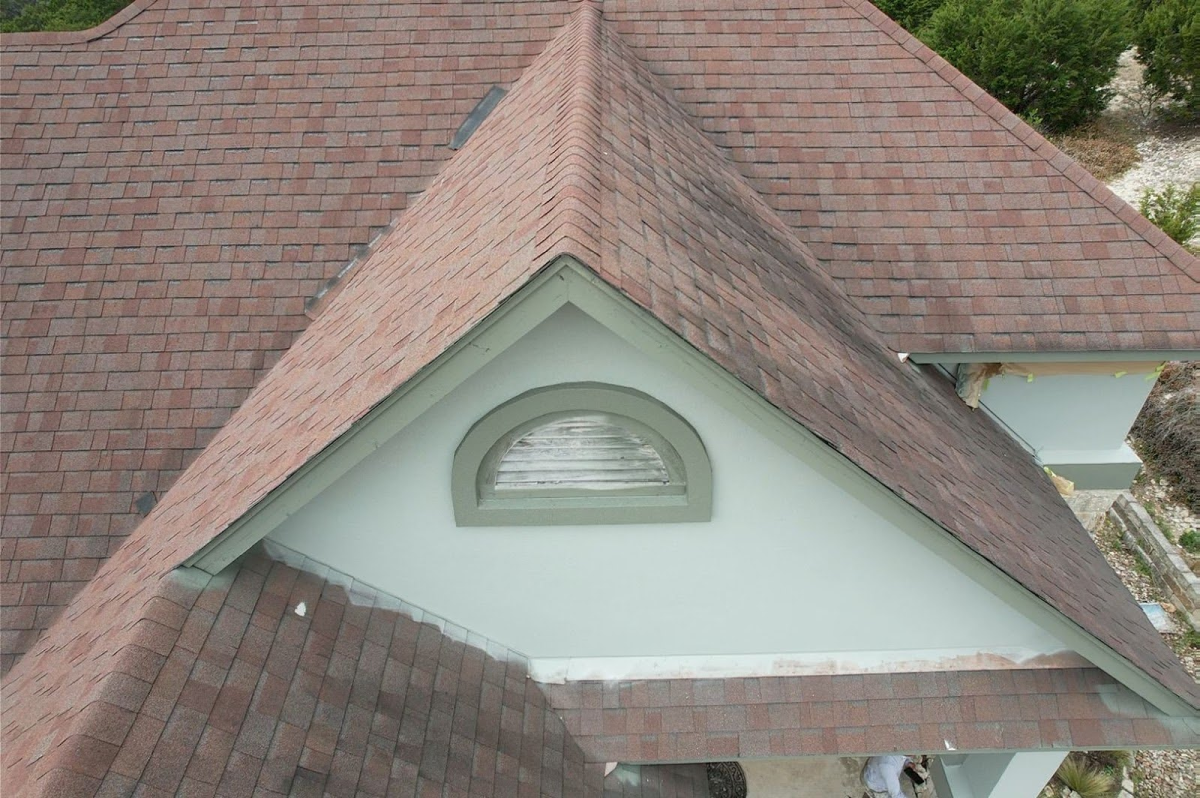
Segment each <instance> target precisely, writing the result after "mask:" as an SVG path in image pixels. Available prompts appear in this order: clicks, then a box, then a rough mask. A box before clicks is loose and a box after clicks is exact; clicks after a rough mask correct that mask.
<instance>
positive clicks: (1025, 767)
mask: <svg viewBox="0 0 1200 798" xmlns="http://www.w3.org/2000/svg"><path fill="white" fill-rule="evenodd" d="M1066 756H1067V752H1066V751H1020V752H1017V753H1013V754H951V755H943V756H939V757H936V758H934V759H932V761H931V763H930V764H931V767H930V769H929V770H930V774H931V775H932V776H933V783H934V786H935V787H936V788H937V794H938V798H1036V796H1037V794H1038V793H1039V792H1041V790H1042V788H1043V787H1045V786H1046V783H1047V782H1048V781H1050V777H1051V776H1053V775H1054V772H1055V771H1056V770H1058V766H1059V765H1060V764H1062V761H1063V760H1064V759H1065V758H1066Z"/></svg>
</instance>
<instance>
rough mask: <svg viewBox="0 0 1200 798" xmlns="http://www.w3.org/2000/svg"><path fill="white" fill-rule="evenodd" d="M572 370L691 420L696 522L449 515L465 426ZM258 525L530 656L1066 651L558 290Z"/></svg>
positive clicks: (823, 660)
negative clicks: (568, 521) (455, 379)
mask: <svg viewBox="0 0 1200 798" xmlns="http://www.w3.org/2000/svg"><path fill="white" fill-rule="evenodd" d="M580 381H593V382H606V383H612V384H615V385H623V386H628V387H632V388H635V389H637V390H639V391H642V392H645V393H647V394H649V395H651V396H653V397H655V398H657V399H658V400H659V401H661V402H663V403H664V404H666V405H667V406H669V407H671V408H672V409H673V410H674V411H675V412H676V413H678V414H680V415H681V416H683V417H684V418H685V419H686V420H687V421H688V422H690V423H691V424H692V426H693V427H694V428H695V429H696V431H697V432H698V433H699V435H700V437H701V439H702V440H703V442H704V444H705V446H706V448H707V451H708V454H709V456H710V458H711V461H712V468H713V480H714V485H713V516H712V520H711V521H710V522H705V523H678V524H663V525H657V526H650V525H614V526H575V527H553V526H535V527H518V528H513V527H470V528H458V527H456V525H455V522H454V515H453V508H452V503H451V493H450V474H451V464H452V460H453V456H454V452H455V449H456V448H457V446H458V444H459V442H460V441H461V440H462V438H463V436H464V435H465V434H466V432H467V431H468V430H469V429H470V427H471V425H472V424H474V423H475V422H476V421H477V420H479V419H480V418H481V417H482V416H484V415H485V414H487V413H488V412H489V411H490V410H492V409H493V408H494V407H496V406H497V405H499V404H501V403H502V402H504V401H506V400H508V399H511V398H512V397H514V396H517V395H519V394H522V393H524V392H525V391H528V390H530V389H533V388H537V387H541V386H546V385H553V384H557V383H563V382H580ZM270 540H272V541H274V542H276V543H278V544H282V545H284V546H286V547H288V548H290V549H293V550H295V551H297V552H300V553H302V554H304V555H306V556H307V557H309V558H311V559H312V560H315V561H317V562H320V563H324V564H326V565H329V566H331V567H333V568H336V569H338V570H340V571H343V572H346V573H349V574H352V575H353V576H354V577H355V578H356V579H359V580H361V581H363V582H366V583H368V584H371V585H374V586H376V587H378V588H379V589H381V590H384V591H386V592H388V593H391V594H393V595H395V596H398V597H400V598H402V599H404V600H405V601H407V602H409V603H411V604H414V605H416V606H418V607H421V608H423V609H425V610H427V611H429V612H432V613H435V614H437V615H439V616H441V617H442V618H445V619H448V620H449V621H452V622H453V623H454V624H457V625H459V626H462V627H464V628H466V629H468V630H470V631H472V632H475V633H478V634H480V635H483V636H485V637H487V638H490V639H492V640H495V641H497V642H499V643H502V644H503V645H505V646H508V647H509V648H511V649H513V650H516V651H519V652H522V653H523V654H525V655H526V656H529V657H531V658H533V659H534V660H535V661H536V660H544V661H546V662H553V661H557V662H560V663H565V662H566V661H568V660H576V659H579V658H583V659H586V660H588V661H593V660H597V658H599V660H604V661H610V662H613V663H624V664H623V665H620V664H619V665H617V666H615V667H616V670H618V671H621V672H622V674H628V673H630V672H631V671H632V672H639V671H640V670H642V669H650V670H653V669H654V668H656V667H658V668H661V667H663V666H662V662H664V661H666V662H687V661H694V659H693V658H697V657H703V658H705V659H706V660H707V661H711V662H717V663H720V662H727V663H730V672H733V671H737V670H738V667H737V666H738V664H739V663H741V665H743V666H747V667H750V668H751V669H755V670H758V671H759V672H782V671H784V670H788V669H789V668H792V669H796V668H799V669H801V670H804V669H808V670H842V671H845V670H851V671H852V670H869V669H873V668H891V667H895V666H896V665H897V663H909V665H910V666H911V667H914V668H919V667H921V665H920V664H919V663H924V664H925V666H928V667H938V668H944V667H980V666H986V667H995V666H997V664H999V663H1002V662H1003V661H1006V660H1009V661H1024V662H1026V664H1028V660H1029V659H1030V658H1034V657H1039V656H1042V655H1050V654H1054V653H1056V652H1061V651H1063V650H1064V649H1065V646H1064V645H1063V644H1062V643H1061V642H1060V641H1059V640H1058V639H1056V638H1055V637H1054V636H1053V635H1051V634H1049V633H1047V632H1046V631H1044V630H1043V629H1042V628H1040V627H1039V626H1038V625H1036V624H1035V623H1033V622H1032V621H1030V620H1028V619H1027V618H1026V617H1025V616H1023V615H1022V614H1020V613H1018V612H1017V611H1016V610H1014V609H1012V608H1010V607H1009V606H1008V605H1007V604H1006V603H1005V602H1004V601H1002V600H1001V599H1000V598H998V597H996V596H995V595H994V594H992V593H991V592H989V591H988V590H986V589H984V588H982V587H980V586H979V585H977V584H976V583H975V582H973V581H972V580H971V579H970V578H969V577H968V576H966V575H964V574H963V573H962V572H960V571H959V570H958V569H957V568H955V567H954V566H952V565H951V564H949V563H948V562H946V561H945V560H943V559H941V558H940V557H939V556H937V555H935V554H933V553H932V552H930V551H929V550H928V549H926V548H924V547H923V546H922V545H921V544H920V543H918V542H917V541H916V540H915V539H914V538H912V537H911V536H910V535H909V534H907V533H906V532H904V531H902V530H901V529H900V528H899V527H898V526H896V525H895V524H893V523H892V522H890V521H889V520H888V519H887V518H886V517H883V516H881V515H880V514H878V513H877V512H875V511H873V510H872V509H870V508H868V507H867V506H865V505H864V504H862V503H861V502H859V501H858V500H857V499H855V498H854V497H853V496H851V495H850V494H849V493H847V492H846V491H845V490H843V489H842V488H841V487H839V486H838V484H837V483H836V482H835V481H834V480H832V479H829V478H826V477H825V476H823V475H822V473H821V466H820V464H817V463H809V462H806V461H805V460H804V459H802V458H799V457H797V456H796V455H795V454H793V453H791V452H789V451H786V450H785V449H784V448H782V447H781V446H778V445H777V444H776V443H774V442H772V440H770V439H768V438H767V437H766V436H764V435H763V434H762V433H760V432H758V431H757V430H756V429H755V428H754V427H753V426H751V425H750V424H747V423H745V422H744V421H742V420H741V419H740V418H738V417H736V416H735V415H734V414H731V413H730V412H729V411H728V410H727V409H726V408H725V407H724V406H722V405H721V404H720V403H718V402H717V401H715V400H714V399H713V398H712V397H710V396H708V395H707V394H706V391H705V388H704V386H701V385H699V384H698V383H694V382H692V381H690V380H689V379H687V378H686V377H685V376H684V372H682V371H680V373H672V372H669V371H665V370H664V369H663V368H662V366H661V363H660V362H658V361H655V360H652V359H650V358H648V357H647V356H645V355H644V354H642V353H641V352H640V351H638V350H637V349H635V348H634V347H633V346H631V345H629V344H627V343H626V342H625V341H623V340H622V339H620V338H619V337H617V336H616V335H614V334H613V333H611V332H610V331H608V330H607V329H605V328H604V327H603V326H601V325H600V324H598V323H597V322H595V321H593V320H592V319H591V318H589V317H588V316H586V315H584V314H583V313H582V312H580V311H579V310H576V309H574V308H572V307H570V306H568V307H566V308H563V309H562V310H560V311H558V312H557V313H555V314H554V315H553V316H552V317H551V318H549V319H548V320H547V321H545V322H543V323H542V324H541V325H539V326H538V327H537V328H535V329H534V330H533V331H532V332H530V333H529V334H528V335H526V336H525V337H524V338H522V339H521V340H519V341H518V342H517V343H516V344H514V345H513V346H512V347H510V348H509V349H508V350H507V351H505V352H503V353H502V354H500V355H498V356H497V357H496V358H495V359H494V360H492V361H491V362H490V363H489V364H488V365H487V366H485V367H484V368H483V369H481V370H480V371H479V372H477V373H475V374H474V375H472V376H471V377H470V378H469V379H467V380H466V381H465V382H464V383H463V384H461V385H459V386H458V387H457V388H455V389H454V390H453V391H451V392H450V393H449V394H448V395H447V396H446V397H445V398H443V399H442V400H441V401H440V403H438V404H437V405H435V406H434V407H432V408H431V409H430V410H428V411H426V412H425V413H424V414H423V415H422V416H420V417H419V418H418V419H416V421H414V422H413V423H411V424H409V425H408V426H407V427H406V428H404V429H403V430H402V431H401V432H400V433H398V434H397V435H395V436H394V437H393V438H392V439H391V440H389V441H387V442H386V443H385V444H383V445H382V446H380V448H379V449H378V450H377V451H375V452H374V453H373V454H372V455H370V456H369V457H367V458H366V459H365V460H363V461H362V462H360V463H358V464H357V465H356V466H354V467H353V468H352V469H351V470H350V471H349V472H347V473H346V474H345V475H344V476H342V477H341V478H340V479H339V480H338V481H337V482H335V483H334V484H332V485H331V486H330V487H329V488H327V489H326V490H324V491H323V492H322V493H321V494H320V495H318V496H317V497H316V498H314V499H313V500H311V501H309V502H308V503H307V504H306V505H305V506H304V507H303V508H301V509H300V510H299V511H298V512H297V513H295V514H294V515H293V516H291V517H290V518H289V519H288V520H287V521H285V522H284V523H283V524H282V525H280V526H279V527H278V528H276V529H275V530H274V531H273V532H272V533H271V535H270ZM664 658H665V659H664ZM639 663H640V664H639ZM653 663H658V664H657V665H655V664H653ZM747 663H750V664H749V665H747ZM789 663H790V664H789ZM913 663H918V664H915V665H914V664H913ZM955 663H958V664H957V665H955ZM563 667H564V668H565V667H566V666H565V664H564V665H563ZM667 667H672V666H667ZM622 669H624V670H622ZM610 675H612V674H610ZM643 675H644V674H643Z"/></svg>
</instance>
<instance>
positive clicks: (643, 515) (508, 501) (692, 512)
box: [451, 383, 712, 526]
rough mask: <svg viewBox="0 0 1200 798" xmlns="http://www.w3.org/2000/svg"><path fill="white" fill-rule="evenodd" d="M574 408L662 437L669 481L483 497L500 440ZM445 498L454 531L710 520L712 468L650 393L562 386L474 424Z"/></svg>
mask: <svg viewBox="0 0 1200 798" xmlns="http://www.w3.org/2000/svg"><path fill="white" fill-rule="evenodd" d="M576 410H577V411H600V412H605V413H612V414H615V415H618V416H623V417H625V418H627V419H630V420H632V421H633V422H635V423H637V424H640V425H641V426H643V427H644V428H645V430H644V432H645V433H648V436H649V437H651V438H658V437H661V439H662V442H661V443H660V445H658V446H656V447H655V448H656V449H658V450H659V453H660V455H663V456H664V459H665V460H666V461H667V465H668V470H669V471H670V472H671V473H672V480H671V483H669V484H667V485H663V486H661V487H656V488H641V489H630V490H625V491H613V492H605V493H596V492H586V491H568V492H558V493H560V495H553V496H552V495H548V492H540V491H539V492H531V493H529V494H528V495H522V496H519V497H499V496H494V495H488V493H487V491H486V485H484V484H481V480H483V479H485V474H484V472H485V471H486V470H487V468H486V467H487V464H488V463H487V461H488V458H489V455H491V454H492V453H493V452H494V451H495V448H496V445H497V443H498V442H499V441H502V440H504V439H505V438H507V437H508V436H509V434H510V433H511V432H512V431H513V430H514V429H517V428H520V427H521V426H522V425H526V424H528V423H529V422H530V421H533V420H537V419H540V418H542V417H545V416H548V415H551V414H555V413H559V412H561V411H576ZM664 443H665V445H662V444H664ZM451 495H452V496H453V499H454V520H455V522H456V523H457V524H458V525H459V526H523V525H530V524H538V525H544V524H556V525H574V524H661V523H674V522H682V521H708V520H709V519H710V518H711V517H712V466H711V464H710V463H709V459H708V453H707V452H706V451H705V448H704V443H703V441H701V440H700V436H699V435H697V434H696V431H695V430H694V429H693V428H692V426H691V425H690V424H688V423H687V421H685V420H684V419H682V418H681V417H680V416H679V415H677V414H676V413H675V412H674V411H672V410H671V409H670V408H668V407H667V406H666V405H664V404H662V403H661V402H659V401H658V400H656V399H655V398H653V397H652V396H648V395H647V394H644V393H642V392H640V391H635V390H633V389H632V388H625V387H621V386H615V385H603V384H600V383H566V384H562V385H552V386H548V387H545V388H537V389H534V390H532V391H527V392H526V393H523V394H521V395H520V396H518V397H515V398H514V399H510V400H509V401H507V402H505V403H504V404H502V405H500V406H499V407H497V408H496V409H494V410H492V411H491V412H490V413H488V414H487V415H485V416H484V417H483V418H482V419H480V420H479V421H477V422H476V423H475V425H474V426H472V427H471V430H470V431H469V432H468V433H467V434H466V436H465V437H464V438H463V440H462V443H461V444H459V447H458V449H457V450H456V451H455V453H454V468H453V474H452V479H451Z"/></svg>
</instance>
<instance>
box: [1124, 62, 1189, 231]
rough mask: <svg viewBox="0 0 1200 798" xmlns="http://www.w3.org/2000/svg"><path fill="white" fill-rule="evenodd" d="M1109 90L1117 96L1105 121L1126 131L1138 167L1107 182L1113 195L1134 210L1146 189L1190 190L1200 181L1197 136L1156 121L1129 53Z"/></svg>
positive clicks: (1184, 129)
mask: <svg viewBox="0 0 1200 798" xmlns="http://www.w3.org/2000/svg"><path fill="white" fill-rule="evenodd" d="M1111 86H1112V88H1113V90H1114V91H1115V94H1114V96H1113V99H1112V102H1111V103H1110V104H1109V107H1108V111H1107V112H1106V117H1107V120H1108V122H1109V123H1110V124H1111V125H1112V127H1114V128H1119V129H1123V130H1125V131H1127V134H1128V135H1129V136H1130V137H1131V138H1132V139H1134V146H1135V147H1136V148H1137V152H1138V155H1139V156H1140V160H1139V162H1138V163H1137V165H1135V166H1134V167H1132V168H1131V169H1129V170H1128V171H1126V172H1124V173H1123V174H1121V175H1119V176H1117V177H1116V178H1114V179H1112V180H1110V182H1109V184H1108V187H1109V188H1111V189H1112V190H1113V193H1115V194H1116V195H1117V196H1119V197H1120V198H1121V199H1123V200H1125V201H1126V202H1128V203H1130V204H1131V205H1133V206H1134V207H1135V208H1136V207H1137V206H1138V203H1139V202H1140V201H1141V198H1142V194H1143V193H1144V192H1145V191H1146V190H1147V189H1149V190H1152V191H1160V190H1162V189H1163V188H1164V187H1165V186H1167V185H1168V184H1170V183H1176V184H1178V185H1181V186H1190V185H1191V184H1192V183H1195V182H1198V181H1200V131H1198V130H1197V129H1196V127H1195V126H1190V127H1187V126H1179V125H1173V124H1169V123H1164V122H1162V121H1160V120H1158V119H1156V118H1155V115H1154V109H1155V103H1154V101H1153V100H1152V98H1151V97H1150V96H1149V95H1148V94H1147V93H1146V91H1145V89H1144V87H1143V84H1142V66H1141V64H1139V63H1138V62H1137V61H1136V60H1135V59H1134V57H1133V50H1129V51H1127V52H1125V53H1124V54H1123V55H1122V56H1121V66H1120V69H1119V71H1118V72H1117V76H1116V78H1115V79H1114V80H1113V82H1112V84H1111ZM1159 107H1161V106H1159Z"/></svg>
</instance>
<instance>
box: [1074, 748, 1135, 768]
mask: <svg viewBox="0 0 1200 798" xmlns="http://www.w3.org/2000/svg"><path fill="white" fill-rule="evenodd" d="M1084 757H1085V758H1086V759H1087V761H1088V762H1090V763H1091V764H1092V765H1094V766H1095V767H1098V768H1100V769H1101V770H1105V771H1109V772H1112V773H1120V772H1121V769H1122V768H1127V767H1129V766H1130V765H1132V764H1133V755H1132V754H1130V753H1129V752H1128V751H1121V750H1116V751H1088V752H1086V753H1085V754H1084Z"/></svg>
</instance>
